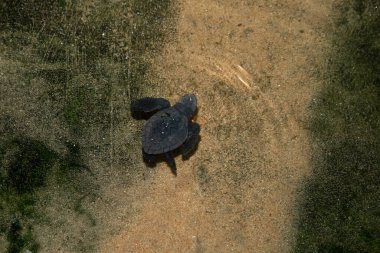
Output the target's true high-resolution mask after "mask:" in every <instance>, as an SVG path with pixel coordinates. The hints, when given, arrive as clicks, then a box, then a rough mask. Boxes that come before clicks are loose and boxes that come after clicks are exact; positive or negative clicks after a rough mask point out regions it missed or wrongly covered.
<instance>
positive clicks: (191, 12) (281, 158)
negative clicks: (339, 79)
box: [99, 0, 332, 253]
mask: <svg viewBox="0 0 380 253" xmlns="http://www.w3.org/2000/svg"><path fill="white" fill-rule="evenodd" d="M331 5H332V1H322V0H318V1H311V0H308V1H296V0H286V1H230V0H225V1H216V0H212V1H206V0H201V1H191V0H182V1H179V2H178V21H177V22H178V23H177V33H176V34H175V35H174V38H173V40H172V41H171V42H170V43H168V44H167V45H165V47H164V49H163V51H162V52H161V53H160V55H158V56H155V57H153V58H151V59H150V61H151V63H152V66H153V68H152V69H151V70H150V76H151V78H152V80H155V81H154V82H153V83H158V84H157V85H155V86H152V87H150V89H146V93H147V94H146V95H149V96H160V97H165V98H168V99H169V100H170V101H171V102H172V103H175V101H176V100H177V99H178V98H179V97H180V96H181V95H182V94H184V93H190V92H191V93H194V94H196V95H197V97H198V101H199V111H198V115H197V116H196V119H195V120H196V121H197V122H198V123H199V124H200V125H201V142H200V143H199V147H198V150H197V151H196V153H195V154H194V155H193V156H192V157H191V158H190V159H189V160H186V161H182V159H181V158H180V157H177V158H176V161H177V166H178V176H177V177H174V176H173V175H172V174H171V173H170V170H169V168H168V166H167V165H166V164H165V163H160V164H158V166H157V167H156V168H154V169H153V170H154V173H153V172H152V173H153V174H152V176H150V177H149V178H148V179H146V180H145V181H143V180H142V178H140V180H141V181H138V182H135V183H134V184H133V186H131V187H128V188H126V189H125V192H124V193H122V194H117V193H113V194H114V196H115V197H114V199H118V202H117V203H114V206H115V207H117V208H115V209H114V211H115V212H118V211H120V210H123V208H122V203H124V202H125V203H129V204H128V205H129V206H132V207H133V210H134V211H133V213H134V215H133V216H132V217H131V218H128V219H122V218H121V219H112V218H110V217H111V216H108V221H106V220H105V221H104V225H105V226H112V225H113V224H114V223H116V222H117V223H118V224H119V225H118V227H119V228H120V229H118V230H117V231H114V232H113V234H114V235H112V236H111V235H110V234H109V233H106V234H104V235H103V236H101V241H100V246H99V249H100V251H101V252H258V253H260V252H263V253H264V252H265V253H269V252H290V251H291V249H292V246H293V244H294V233H295V228H296V219H297V211H296V210H297V209H296V203H297V202H296V200H297V196H298V193H299V190H300V189H301V188H300V187H301V183H302V180H303V179H304V178H305V177H307V176H308V175H309V174H310V164H309V162H310V151H309V150H310V148H309V147H310V142H309V137H308V131H307V123H306V119H307V114H308V109H307V107H308V103H309V102H310V100H311V98H312V96H313V94H315V92H316V91H317V90H318V88H319V87H320V83H319V81H318V78H316V75H315V72H316V69H317V68H318V67H319V66H320V62H321V61H322V59H323V57H322V54H323V49H324V47H325V46H326V43H327V42H326V39H325V34H324V31H325V26H326V25H327V24H328V20H329V13H330V12H331ZM134 124H136V125H135V126H138V127H141V126H142V124H143V123H142V122H140V123H139V122H137V123H134ZM129 127H130V126H129ZM136 131H139V130H136ZM138 148H139V147H136V149H138ZM141 163H142V162H141ZM139 166H140V165H139ZM146 170H151V169H150V168H146ZM116 189H118V186H117V185H115V186H114V188H113V187H111V186H108V187H107V188H106V190H105V192H108V193H109V194H108V195H111V193H110V192H111V191H113V190H116ZM106 195H107V194H106ZM131 203H132V204H131ZM121 213H127V211H124V212H121ZM112 220H114V221H113V222H112Z"/></svg>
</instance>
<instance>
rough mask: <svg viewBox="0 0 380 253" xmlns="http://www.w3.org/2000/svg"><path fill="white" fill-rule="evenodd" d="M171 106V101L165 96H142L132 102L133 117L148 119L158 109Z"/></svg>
mask: <svg viewBox="0 0 380 253" xmlns="http://www.w3.org/2000/svg"><path fill="white" fill-rule="evenodd" d="M169 107H170V102H169V101H168V100H166V99H164V98H151V97H146V98H141V99H137V100H135V101H132V103H131V112H132V117H134V118H136V119H148V118H150V116H152V115H153V114H154V113H156V112H157V111H160V110H163V109H166V108H169Z"/></svg>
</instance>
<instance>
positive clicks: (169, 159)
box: [165, 152, 177, 176]
mask: <svg viewBox="0 0 380 253" xmlns="http://www.w3.org/2000/svg"><path fill="white" fill-rule="evenodd" d="M165 159H166V162H167V163H168V165H169V167H170V170H171V171H172V173H173V174H174V176H177V165H176V164H175V160H174V157H173V155H172V154H171V152H166V153H165Z"/></svg>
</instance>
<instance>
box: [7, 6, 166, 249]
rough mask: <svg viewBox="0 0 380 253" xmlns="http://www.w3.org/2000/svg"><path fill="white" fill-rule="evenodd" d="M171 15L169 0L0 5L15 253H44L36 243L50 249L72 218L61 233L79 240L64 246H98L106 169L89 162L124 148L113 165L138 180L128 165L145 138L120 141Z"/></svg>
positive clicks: (10, 245)
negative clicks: (97, 204)
mask: <svg viewBox="0 0 380 253" xmlns="http://www.w3.org/2000/svg"><path fill="white" fill-rule="evenodd" d="M172 11H173V9H172V1H169V0H164V1H160V0H151V1H145V2H141V1H135V0H129V1H103V0H96V1H72V0H48V1H45V0H31V1H21V0H16V1H10V0H5V1H1V3H0V52H1V53H0V54H1V55H0V56H1V57H0V61H1V63H2V64H4V66H6V69H5V70H4V73H3V74H4V75H3V74H2V75H1V78H2V80H4V83H5V84H6V85H7V86H6V87H5V86H4V87H5V88H4V89H6V91H7V94H8V95H9V98H7V99H4V100H0V108H1V109H0V113H1V115H9V117H7V118H1V121H0V129H1V127H2V124H5V125H6V126H5V128H6V129H7V131H5V132H4V133H3V132H1V135H0V144H1V146H0V158H1V166H2V167H1V180H2V181H1V183H2V186H1V189H0V235H1V236H0V244H1V243H2V242H3V240H6V239H7V240H8V251H9V252H18V251H21V250H25V249H29V250H31V251H32V252H36V251H37V250H38V247H37V246H36V247H35V248H33V247H34V246H33V245H37V244H35V243H34V242H35V241H38V242H39V243H40V244H41V245H40V246H41V249H43V250H47V251H49V250H48V248H44V247H47V246H46V245H45V244H49V243H50V242H49V241H47V239H44V238H43V237H44V235H46V234H50V232H51V230H56V231H54V232H55V233H57V234H59V235H61V234H62V233H65V232H62V231H64V229H67V227H68V226H70V225H67V224H65V223H66V222H67V223H68V224H69V222H73V221H74V223H75V224H78V225H77V227H76V228H75V229H67V230H65V231H66V233H67V235H65V236H62V235H61V238H63V237H64V238H70V239H68V240H67V241H65V240H63V242H56V244H59V243H62V245H63V246H62V247H63V248H64V249H63V250H67V251H82V252H93V251H94V245H95V242H94V241H95V239H94V238H96V233H97V232H98V229H94V227H96V226H97V224H98V223H97V220H96V219H97V217H96V214H95V213H94V210H93V209H95V210H96V207H91V208H93V209H92V210H89V209H88V208H89V207H90V206H91V205H90V204H89V202H90V203H93V202H95V200H94V199H98V198H99V197H100V196H99V195H98V194H99V191H98V189H99V185H98V184H99V182H100V183H101V180H102V179H101V178H98V177H97V173H103V171H101V172H99V170H103V168H100V169H99V168H97V169H98V171H96V168H92V167H90V165H89V164H102V167H107V166H108V165H107V163H109V162H108V160H110V158H109V157H110V153H111V154H113V153H116V151H112V150H121V151H118V152H119V153H118V156H116V155H114V156H113V155H111V156H112V157H111V159H114V160H112V161H111V162H112V163H114V164H116V163H117V162H119V163H121V164H123V165H124V166H123V167H122V168H123V171H125V170H129V171H128V173H127V174H128V177H133V175H134V173H135V171H136V168H134V167H131V166H125V164H134V163H133V161H129V160H132V159H135V158H134V157H137V155H135V153H133V152H134V151H133V150H130V149H131V148H132V147H133V148H134V147H135V146H136V145H135V144H134V143H133V139H136V140H137V138H132V136H129V137H128V138H129V139H128V140H129V142H131V143H124V144H123V146H121V147H120V146H119V147H116V148H115V147H114V146H113V145H115V144H114V142H115V141H113V139H116V138H120V136H121V134H120V133H123V131H124V129H123V126H125V127H127V126H126V125H127V123H128V120H129V119H130V115H129V112H128V111H129V110H128V106H129V104H130V101H131V100H132V99H133V98H135V97H138V96H140V95H141V94H140V93H141V92H142V90H143V86H144V85H145V84H146V83H147V82H148V81H147V80H146V79H147V78H146V74H147V70H148V69H149V67H150V66H149V63H148V62H147V60H146V59H147V57H146V56H147V55H148V54H151V53H152V52H153V53H156V52H158V51H159V50H160V49H161V48H162V43H163V42H164V41H165V35H167V34H168V32H171V31H172V30H167V29H166V27H169V26H166V25H164V24H163V23H164V22H165V20H166V19H167V18H168V17H169V16H170V15H172V14H173V13H172ZM170 27H173V26H170ZM12 66H14V68H17V69H13V67H12ZM2 91H4V90H1V88H0V92H2ZM3 105H4V107H3ZM3 108H4V109H3ZM115 129H116V130H115ZM114 132H116V133H118V136H117V137H114V136H113V134H114ZM128 132H133V131H129V130H128ZM123 141H124V142H125V141H126V140H123ZM119 143H122V142H121V141H120V142H119ZM119 145H121V144H119ZM124 146H126V147H127V148H125V147H124ZM109 150H111V152H109ZM115 157H116V158H115ZM126 157H127V158H126ZM117 159H120V161H117ZM122 159H123V160H122ZM90 160H91V162H92V163H91V162H90ZM126 160H128V161H126ZM99 167H101V166H99ZM110 167H111V169H112V168H115V167H116V166H114V167H112V166H110ZM129 172H130V173H129ZM107 173H108V172H107ZM110 173H112V171H111V172H110ZM21 175H24V176H21ZM107 183H108V182H107ZM63 201H64V202H65V203H64V204H62V202H63ZM62 206H64V207H62ZM46 207H49V211H46V210H43V208H46ZM58 207H59V208H58ZM48 213H49V215H50V216H49V217H48ZM44 215H45V216H46V217H45V216H44ZM65 215H66V216H67V217H64V216H65ZM41 216H44V218H43V217H41ZM57 217H59V218H57ZM77 221H78V222H77ZM82 221H84V222H82ZM40 223H41V224H40ZM42 223H43V224H42ZM49 226H50V227H49ZM41 227H43V228H41ZM36 228H38V229H40V230H39V231H44V232H45V234H43V235H38V234H34V233H35V231H36V230H35V229H36ZM49 229H50V231H49V232H46V231H47V230H49ZM60 233H61V234H60ZM57 236H58V235H57ZM53 239H55V238H53ZM58 241H59V240H58ZM75 245H76V246H75ZM0 249H2V248H1V247H0Z"/></svg>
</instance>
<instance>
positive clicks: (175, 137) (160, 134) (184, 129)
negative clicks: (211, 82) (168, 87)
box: [131, 94, 200, 175]
mask: <svg viewBox="0 0 380 253" xmlns="http://www.w3.org/2000/svg"><path fill="white" fill-rule="evenodd" d="M196 109H197V98H196V97H195V95H192V94H187V95H184V96H183V97H181V99H180V100H179V101H178V103H176V104H175V105H173V106H170V103H169V101H167V100H166V99H163V98H150V97H148V98H142V99H139V100H136V101H133V102H132V104H131V111H132V115H133V117H135V118H138V119H141V118H143V119H148V121H147V122H146V123H145V125H144V128H143V131H142V152H143V158H144V161H145V162H147V163H148V164H155V162H156V160H157V157H158V156H161V155H163V156H164V157H165V159H166V161H167V163H168V165H169V166H170V169H171V170H172V172H173V174H174V175H177V167H176V164H175V160H174V153H175V151H177V150H178V151H180V153H181V154H182V156H183V157H184V158H186V157H188V156H189V154H191V153H192V151H193V150H194V149H195V147H196V146H197V144H198V141H199V132H200V126H199V124H197V123H195V122H192V121H191V118H192V117H193V116H194V114H195V111H196Z"/></svg>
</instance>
